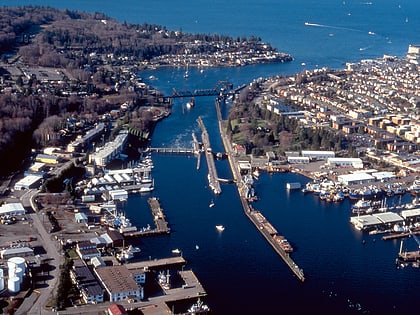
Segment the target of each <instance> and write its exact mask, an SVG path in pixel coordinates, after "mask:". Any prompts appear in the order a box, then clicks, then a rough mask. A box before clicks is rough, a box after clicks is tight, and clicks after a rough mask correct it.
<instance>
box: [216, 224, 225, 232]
mask: <svg viewBox="0 0 420 315" xmlns="http://www.w3.org/2000/svg"><path fill="white" fill-rule="evenodd" d="M216 229H217V230H218V231H220V232H222V231H224V230H225V227H224V226H223V225H216Z"/></svg>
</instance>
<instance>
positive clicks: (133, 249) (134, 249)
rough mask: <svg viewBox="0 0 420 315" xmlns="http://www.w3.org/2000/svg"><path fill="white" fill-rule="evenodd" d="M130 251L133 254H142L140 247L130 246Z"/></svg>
mask: <svg viewBox="0 0 420 315" xmlns="http://www.w3.org/2000/svg"><path fill="white" fill-rule="evenodd" d="M128 250H129V251H130V252H132V253H133V254H135V253H140V252H141V249H140V248H139V247H134V246H133V245H130V246H128Z"/></svg>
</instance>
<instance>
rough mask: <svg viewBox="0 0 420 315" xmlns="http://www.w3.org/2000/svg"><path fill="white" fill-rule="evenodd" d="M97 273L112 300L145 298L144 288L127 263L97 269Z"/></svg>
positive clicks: (138, 299)
mask: <svg viewBox="0 0 420 315" xmlns="http://www.w3.org/2000/svg"><path fill="white" fill-rule="evenodd" d="M95 273H96V275H97V276H98V278H99V280H100V281H101V283H102V286H103V287H104V288H105V290H106V291H107V293H108V295H109V301H110V302H118V301H123V300H128V299H134V300H137V301H140V300H142V299H143V298H144V289H143V287H142V286H140V285H138V284H137V282H136V281H135V280H134V278H133V276H132V274H131V272H130V271H129V270H128V269H127V267H126V266H125V265H120V266H106V267H100V268H97V269H95Z"/></svg>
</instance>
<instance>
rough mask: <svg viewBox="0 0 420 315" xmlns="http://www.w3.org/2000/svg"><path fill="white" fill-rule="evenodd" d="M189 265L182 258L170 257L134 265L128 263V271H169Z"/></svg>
mask: <svg viewBox="0 0 420 315" xmlns="http://www.w3.org/2000/svg"><path fill="white" fill-rule="evenodd" d="M186 263H187V261H186V260H185V259H184V258H183V257H182V256H176V257H168V258H162V259H151V260H144V261H139V262H134V263H126V264H125V266H127V269H128V270H135V269H148V270H161V269H167V268H172V267H179V266H183V265H185V264H186Z"/></svg>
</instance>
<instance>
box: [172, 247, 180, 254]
mask: <svg viewBox="0 0 420 315" xmlns="http://www.w3.org/2000/svg"><path fill="white" fill-rule="evenodd" d="M180 253H181V250H180V249H179V248H175V249H173V250H172V254H180Z"/></svg>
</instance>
